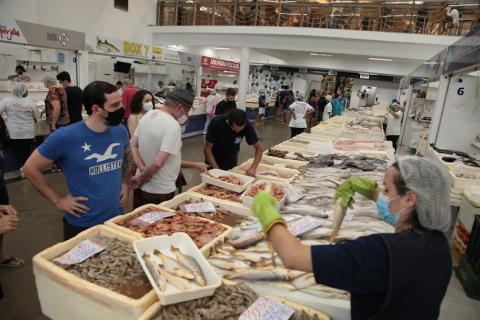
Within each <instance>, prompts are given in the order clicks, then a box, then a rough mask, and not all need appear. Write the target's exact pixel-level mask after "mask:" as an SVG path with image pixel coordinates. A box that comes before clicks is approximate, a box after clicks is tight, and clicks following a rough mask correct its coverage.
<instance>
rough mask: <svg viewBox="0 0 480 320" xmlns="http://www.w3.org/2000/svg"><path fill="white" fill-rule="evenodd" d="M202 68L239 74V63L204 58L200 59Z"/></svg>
mask: <svg viewBox="0 0 480 320" xmlns="http://www.w3.org/2000/svg"><path fill="white" fill-rule="evenodd" d="M202 67H205V68H209V69H213V70H220V71H232V72H240V63H237V62H233V61H227V60H222V59H216V58H210V57H205V56H203V57H202Z"/></svg>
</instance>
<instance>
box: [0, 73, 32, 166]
mask: <svg viewBox="0 0 480 320" xmlns="http://www.w3.org/2000/svg"><path fill="white" fill-rule="evenodd" d="M27 95H28V92H27V85H26V84H25V83H24V82H17V83H15V87H14V88H13V90H12V95H11V96H9V97H6V98H5V99H3V100H2V102H0V113H6V115H7V129H8V133H9V135H10V143H9V145H10V148H11V150H12V153H13V159H14V161H15V164H16V166H17V167H18V168H21V167H22V166H23V165H24V164H25V161H26V160H27V159H28V157H29V156H30V153H31V152H32V144H33V138H34V137H35V120H36V119H37V118H38V117H39V116H40V111H39V110H38V108H37V106H36V105H35V102H33V100H31V99H28V98H26V96H27Z"/></svg>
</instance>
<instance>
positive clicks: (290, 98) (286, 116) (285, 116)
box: [282, 86, 295, 124]
mask: <svg viewBox="0 0 480 320" xmlns="http://www.w3.org/2000/svg"><path fill="white" fill-rule="evenodd" d="M287 87H288V86H287ZM294 102H295V96H294V94H293V91H292V90H290V91H288V95H287V96H286V97H285V99H283V110H282V122H283V123H285V124H286V123H287V122H289V121H290V112H289V111H288V110H289V108H290V106H291V105H292V103H294Z"/></svg>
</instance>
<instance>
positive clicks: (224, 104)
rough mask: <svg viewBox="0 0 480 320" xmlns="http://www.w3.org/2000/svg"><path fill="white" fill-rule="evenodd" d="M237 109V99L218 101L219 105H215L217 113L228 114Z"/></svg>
mask: <svg viewBox="0 0 480 320" xmlns="http://www.w3.org/2000/svg"><path fill="white" fill-rule="evenodd" d="M235 109H237V103H236V102H235V101H226V100H222V101H220V102H219V103H217V106H216V107H215V115H222V114H227V113H229V112H230V111H232V110H235Z"/></svg>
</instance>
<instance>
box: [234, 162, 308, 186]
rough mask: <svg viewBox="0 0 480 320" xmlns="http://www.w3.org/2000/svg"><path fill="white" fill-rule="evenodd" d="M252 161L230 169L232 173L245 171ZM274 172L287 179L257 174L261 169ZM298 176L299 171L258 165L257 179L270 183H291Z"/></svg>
mask: <svg viewBox="0 0 480 320" xmlns="http://www.w3.org/2000/svg"><path fill="white" fill-rule="evenodd" d="M252 162H253V160H247V161H245V162H244V163H242V164H240V165H239V166H237V167H235V168H233V169H232V171H234V172H242V171H245V170H247V169H248V168H249V167H250V166H251V165H252ZM262 168H263V169H266V170H274V171H276V172H278V173H282V174H287V175H288V176H289V178H282V177H274V176H270V175H263V174H261V173H258V171H260V170H261V169H262ZM299 174H300V171H298V170H295V169H287V168H279V167H275V166H269V165H266V164H259V165H258V169H257V179H263V180H270V181H279V182H292V181H293V180H294V179H295V177H296V176H298V175H299Z"/></svg>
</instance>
